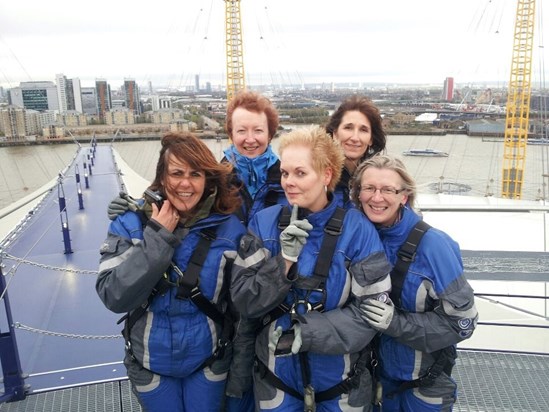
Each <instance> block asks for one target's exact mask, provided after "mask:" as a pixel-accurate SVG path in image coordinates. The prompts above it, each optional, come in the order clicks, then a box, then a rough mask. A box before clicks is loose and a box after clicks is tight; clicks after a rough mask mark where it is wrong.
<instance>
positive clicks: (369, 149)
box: [368, 146, 374, 155]
mask: <svg viewBox="0 0 549 412" xmlns="http://www.w3.org/2000/svg"><path fill="white" fill-rule="evenodd" d="M368 154H369V155H372V154H374V148H373V147H372V146H368Z"/></svg>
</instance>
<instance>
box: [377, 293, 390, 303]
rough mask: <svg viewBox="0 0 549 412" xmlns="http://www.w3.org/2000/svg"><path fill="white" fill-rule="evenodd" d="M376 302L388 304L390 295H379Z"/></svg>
mask: <svg viewBox="0 0 549 412" xmlns="http://www.w3.org/2000/svg"><path fill="white" fill-rule="evenodd" d="M376 300H378V301H380V302H383V303H386V302H387V301H388V300H389V295H387V293H380V294H379V295H377V297H376Z"/></svg>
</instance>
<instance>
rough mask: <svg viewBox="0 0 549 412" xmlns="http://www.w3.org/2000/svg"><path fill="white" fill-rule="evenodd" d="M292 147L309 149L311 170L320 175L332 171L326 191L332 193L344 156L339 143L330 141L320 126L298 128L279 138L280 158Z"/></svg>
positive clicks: (337, 180) (339, 176)
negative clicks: (328, 170) (311, 161)
mask: <svg viewBox="0 0 549 412" xmlns="http://www.w3.org/2000/svg"><path fill="white" fill-rule="evenodd" d="M292 145H302V146H305V147H308V148H310V149H311V155H312V156H311V158H312V159H313V169H314V170H315V171H316V172H317V173H322V172H324V171H325V170H326V169H331V170H332V180H331V181H330V183H329V184H328V185H327V189H328V190H329V191H330V192H332V191H333V190H334V189H335V187H336V185H337V183H338V182H339V179H340V178H341V170H342V168H343V162H344V161H345V156H344V154H343V150H342V149H341V146H340V145H339V142H338V141H336V140H334V139H332V138H331V137H330V136H328V134H327V133H326V130H324V129H323V128H322V127H320V126H307V127H299V128H297V129H295V130H292V131H291V132H288V133H286V134H284V135H282V137H281V138H280V143H279V146H278V152H279V154H280V156H281V157H282V154H283V152H284V150H286V149H287V148H288V147H289V146H292Z"/></svg>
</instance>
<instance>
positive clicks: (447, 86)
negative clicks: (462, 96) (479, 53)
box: [442, 77, 454, 102]
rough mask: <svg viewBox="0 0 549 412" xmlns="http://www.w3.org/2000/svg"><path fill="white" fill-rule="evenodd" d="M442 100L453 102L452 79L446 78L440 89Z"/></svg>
mask: <svg viewBox="0 0 549 412" xmlns="http://www.w3.org/2000/svg"><path fill="white" fill-rule="evenodd" d="M442 100H444V101H446V102H451V101H452V100H454V78H453V77H447V78H446V80H444V87H443V88H442Z"/></svg>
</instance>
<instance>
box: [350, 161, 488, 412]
mask: <svg viewBox="0 0 549 412" xmlns="http://www.w3.org/2000/svg"><path fill="white" fill-rule="evenodd" d="M351 196H352V199H353V201H354V202H355V204H356V206H357V207H358V208H359V209H360V210H362V212H363V213H364V214H365V215H366V217H367V218H368V219H369V220H370V221H371V222H373V223H374V224H375V225H376V227H377V230H378V233H379V236H380V238H381V241H382V242H383V246H384V248H385V252H386V254H387V257H388V259H389V261H390V262H391V263H392V264H395V262H396V260H397V251H398V250H399V248H400V247H401V245H402V244H403V243H404V241H405V240H406V239H407V237H408V234H409V233H410V231H411V230H412V228H413V227H414V226H415V225H416V223H417V222H418V221H419V220H420V219H421V217H420V216H419V215H418V214H417V213H416V212H414V209H413V207H414V200H415V197H416V188H415V183H414V180H413V178H412V177H411V176H410V174H409V173H408V172H407V171H406V169H405V166H404V164H403V163H402V162H401V161H400V160H399V159H397V158H394V157H391V156H387V155H377V156H374V157H372V158H370V159H368V160H366V161H365V162H364V163H362V164H361V165H360V167H359V168H358V169H357V172H356V175H355V177H354V179H353V181H352V186H351ZM400 300H401V306H399V307H396V306H395V304H394V303H393V302H391V301H387V302H380V301H372V300H367V301H365V302H363V303H362V305H361V309H362V311H363V316H364V318H365V320H366V321H367V322H368V323H369V324H370V325H371V326H372V327H373V328H375V329H377V330H378V331H380V332H381V337H380V341H379V345H378V358H379V362H380V364H379V378H380V381H381V383H382V387H383V399H382V405H383V408H382V409H383V411H384V412H386V411H395V412H397V411H399V412H403V411H404V412H417V411H450V410H451V409H452V405H453V404H454V402H455V399H456V384H455V382H454V380H453V379H452V377H451V375H450V372H451V366H452V365H453V363H454V358H455V356H454V355H453V353H454V350H455V345H456V344H457V343H458V342H460V341H462V340H464V339H467V338H469V337H470V336H471V334H472V333H473V330H474V329H475V326H476V323H477V319H478V313H477V310H476V307H475V302H474V294H473V289H472V288H471V286H470V285H469V283H468V282H467V280H466V278H465V276H464V275H463V265H462V261H461V253H460V249H459V245H458V244H457V243H456V242H455V241H454V240H452V239H451V238H450V236H448V235H447V234H446V233H444V232H442V231H440V230H437V229H436V228H430V229H429V230H427V232H426V233H425V235H424V236H423V238H422V239H421V242H420V243H419V246H418V248H417V250H416V256H415V258H414V260H413V262H412V263H411V265H410V266H409V269H408V273H407V274H406V277H405V280H404V283H403V286H402V292H401V295H400ZM448 354H451V355H448ZM437 362H441V363H440V364H438V366H440V367H441V368H442V369H444V370H443V371H441V372H440V374H439V375H438V376H436V378H435V379H434V381H433V380H430V379H422V380H421V381H417V380H418V379H421V378H425V377H426V376H427V374H428V371H431V372H432V371H434V370H435V369H436V368H432V367H433V365H434V364H435V363H437ZM414 382H415V383H417V384H418V385H417V386H415V385H411V384H412V383H414ZM420 382H421V383H420ZM426 383H427V384H426ZM410 385H411V386H410Z"/></svg>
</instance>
